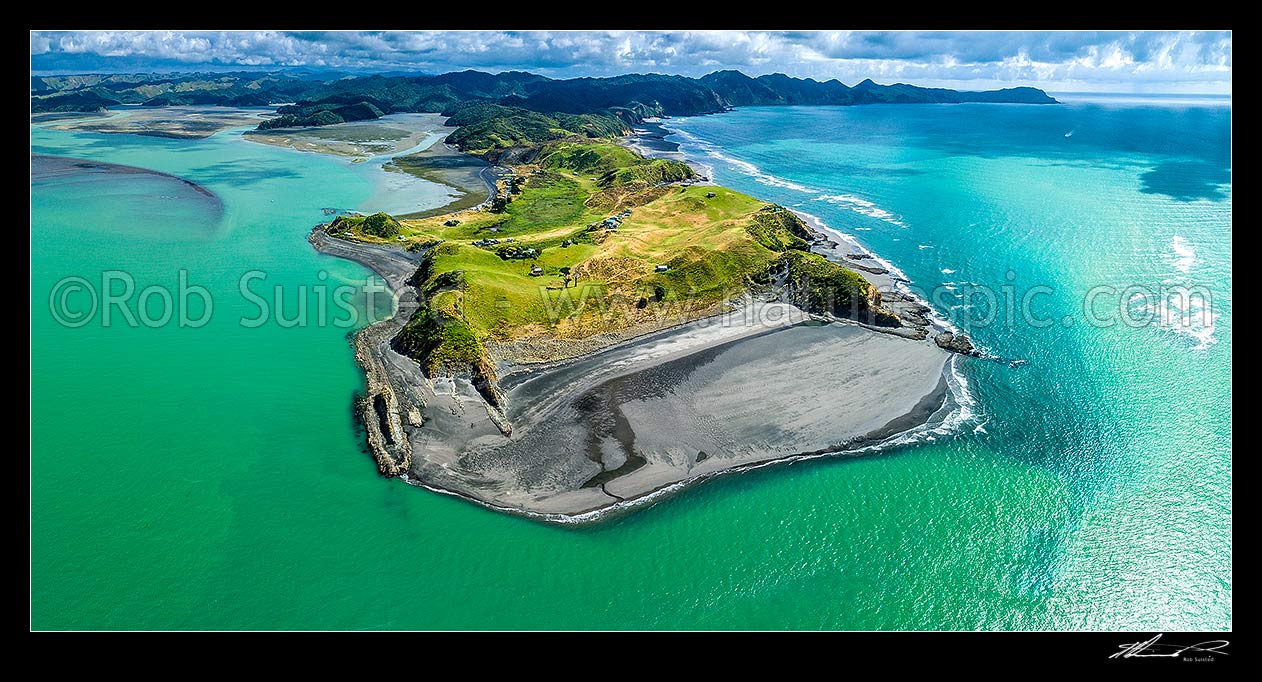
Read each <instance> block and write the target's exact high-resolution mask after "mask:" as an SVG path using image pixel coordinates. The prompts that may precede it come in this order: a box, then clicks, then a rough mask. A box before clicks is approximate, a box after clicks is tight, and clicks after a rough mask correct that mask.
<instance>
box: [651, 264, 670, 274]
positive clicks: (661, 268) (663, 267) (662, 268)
mask: <svg viewBox="0 0 1262 682" xmlns="http://www.w3.org/2000/svg"><path fill="white" fill-rule="evenodd" d="M669 269H670V266H669V265H659V266H657V268H656V269H655V272H666V271H667V270H669Z"/></svg>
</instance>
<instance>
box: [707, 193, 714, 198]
mask: <svg viewBox="0 0 1262 682" xmlns="http://www.w3.org/2000/svg"><path fill="white" fill-rule="evenodd" d="M705 198H707V199H713V198H714V192H706V193H705Z"/></svg>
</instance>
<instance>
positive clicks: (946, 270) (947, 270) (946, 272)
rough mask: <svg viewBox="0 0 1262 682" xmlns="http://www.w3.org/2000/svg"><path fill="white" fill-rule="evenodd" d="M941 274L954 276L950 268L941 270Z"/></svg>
mask: <svg viewBox="0 0 1262 682" xmlns="http://www.w3.org/2000/svg"><path fill="white" fill-rule="evenodd" d="M942 274H944V275H954V274H955V271H954V270H952V269H951V268H942Z"/></svg>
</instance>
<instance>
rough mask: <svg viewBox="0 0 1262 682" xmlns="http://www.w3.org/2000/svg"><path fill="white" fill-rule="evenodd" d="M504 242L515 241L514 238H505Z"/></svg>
mask: <svg viewBox="0 0 1262 682" xmlns="http://www.w3.org/2000/svg"><path fill="white" fill-rule="evenodd" d="M504 241H505V242H511V241H513V238H512V237H505V238H504Z"/></svg>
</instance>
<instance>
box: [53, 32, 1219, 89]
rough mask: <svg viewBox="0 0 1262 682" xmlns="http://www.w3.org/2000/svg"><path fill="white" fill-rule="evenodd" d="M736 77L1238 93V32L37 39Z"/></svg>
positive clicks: (180, 67)
mask: <svg viewBox="0 0 1262 682" xmlns="http://www.w3.org/2000/svg"><path fill="white" fill-rule="evenodd" d="M299 67H306V68H316V69H336V70H346V71H390V72H400V71H405V72H414V73H441V72H444V71H455V70H462V69H466V68H474V69H480V70H483V71H505V70H513V69H516V70H525V71H532V72H535V73H541V74H544V75H548V76H552V77H558V78H567V77H574V76H604V75H613V74H619V73H631V72H636V73H648V72H655V73H676V74H683V75H688V76H699V75H703V74H706V73H709V72H711V71H716V70H719V69H739V70H741V71H744V72H745V73H747V74H749V75H751V76H757V75H761V74H765V73H776V72H780V73H787V74H789V75H791V76H798V77H811V78H815V79H817V80H826V79H829V78H837V79H839V80H841V81H842V82H844V83H848V84H851V85H853V84H855V83H857V82H859V81H861V80H863V79H864V78H872V79H873V80H875V81H877V82H880V83H893V82H905V83H914V84H917V85H925V86H940V87H951V88H958V89H989V88H995V87H1005V86H1011V85H1033V86H1036V87H1041V88H1043V89H1045V90H1048V91H1052V92H1069V91H1086V92H1091V91H1101V92H1129V93H1163V92H1169V93H1223V94H1226V93H1230V92H1231V32H1230V31H1129V32H1128V31H33V32H31V68H32V71H33V72H36V73H50V72H60V73H66V72H86V71H94V72H126V71H154V70H158V71H171V70H176V71H191V70H225V69H236V68H250V69H266V70H273V69H279V68H299Z"/></svg>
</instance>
